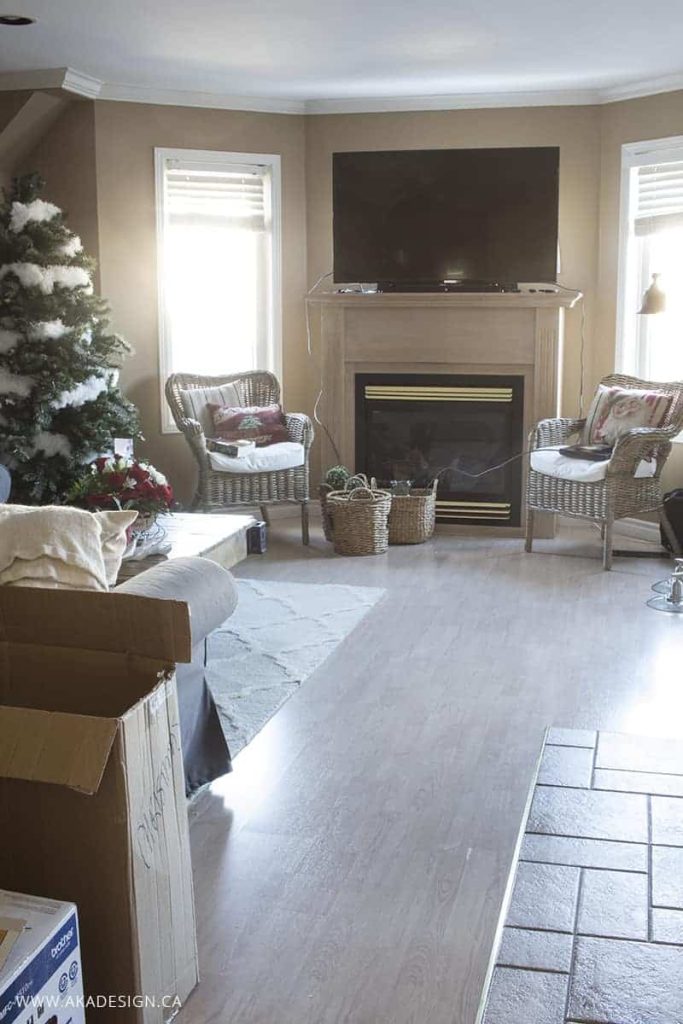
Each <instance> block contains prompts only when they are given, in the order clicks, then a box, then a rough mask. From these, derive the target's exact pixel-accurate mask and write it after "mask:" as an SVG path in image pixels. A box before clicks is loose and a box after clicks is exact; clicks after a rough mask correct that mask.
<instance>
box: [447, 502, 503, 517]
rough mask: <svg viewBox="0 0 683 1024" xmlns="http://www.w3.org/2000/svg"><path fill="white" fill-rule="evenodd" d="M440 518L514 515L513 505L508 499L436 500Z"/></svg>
mask: <svg viewBox="0 0 683 1024" xmlns="http://www.w3.org/2000/svg"><path fill="white" fill-rule="evenodd" d="M436 514H437V516H438V517H439V519H442V520H443V519H446V518H447V519H487V520H489V519H500V520H507V519H509V518H510V516H511V515H512V505H511V503H510V502H507V501H446V500H442V499H438V498H437V501H436Z"/></svg>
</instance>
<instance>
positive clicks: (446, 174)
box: [332, 147, 560, 290]
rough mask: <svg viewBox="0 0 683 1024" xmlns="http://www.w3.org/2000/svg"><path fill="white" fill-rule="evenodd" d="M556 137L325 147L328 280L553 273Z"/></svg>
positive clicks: (502, 278) (545, 277)
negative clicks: (451, 145) (482, 144)
mask: <svg viewBox="0 0 683 1024" xmlns="http://www.w3.org/2000/svg"><path fill="white" fill-rule="evenodd" d="M559 166H560V151H559V149H558V148H557V147H539V148H524V149H521V148H510V149H430V150H397V151H379V152H372V153H334V154H333V162H332V171H333V215H334V280H335V281H337V282H340V283H342V282H364V281H369V282H380V284H381V285H382V286H383V287H387V286H388V287H396V288H399V289H401V288H403V289H404V290H409V288H410V286H411V285H416V286H426V287H427V288H428V287H429V286H431V285H435V284H438V283H440V282H444V281H450V282H456V283H460V284H466V283H468V282H478V283H480V284H486V283H494V282H495V283H497V284H499V285H503V286H510V285H514V284H517V283H518V282H543V281H547V282H553V281H555V280H556V276H557V216H558V188H559Z"/></svg>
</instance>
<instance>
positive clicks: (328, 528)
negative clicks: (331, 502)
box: [318, 473, 377, 542]
mask: <svg viewBox="0 0 683 1024" xmlns="http://www.w3.org/2000/svg"><path fill="white" fill-rule="evenodd" d="M349 480H350V481H352V482H354V481H356V480H360V481H362V483H363V486H365V487H369V488H370V489H371V490H375V489H376V488H377V481H376V480H375V478H374V477H373V478H372V480H368V478H367V477H366V476H365V474H364V473H354V474H353V476H351V477H349ZM354 486H358V484H354ZM350 489H351V488H349V486H348V484H347V485H346V486H345V487H344V490H345V491H348V490H350ZM332 491H333V488H332V487H330V485H329V484H320V486H319V487H318V498H319V499H320V516H321V518H322V523H323V534H324V535H325V540H329V541H330V542H331V541H333V540H334V527H333V525H332V516H331V515H330V510H329V508H328V506H327V496H328V494H331V493H332Z"/></svg>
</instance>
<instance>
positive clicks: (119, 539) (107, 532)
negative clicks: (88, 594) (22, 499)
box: [0, 505, 138, 589]
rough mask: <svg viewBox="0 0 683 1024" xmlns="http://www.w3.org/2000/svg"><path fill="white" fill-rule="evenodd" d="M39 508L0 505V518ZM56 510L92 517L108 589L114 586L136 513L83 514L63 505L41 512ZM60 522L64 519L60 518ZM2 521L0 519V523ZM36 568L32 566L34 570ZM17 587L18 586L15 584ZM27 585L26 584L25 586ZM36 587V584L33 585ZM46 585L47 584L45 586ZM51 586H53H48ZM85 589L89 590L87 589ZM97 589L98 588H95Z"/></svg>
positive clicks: (51, 506)
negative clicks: (98, 535)
mask: <svg viewBox="0 0 683 1024" xmlns="http://www.w3.org/2000/svg"><path fill="white" fill-rule="evenodd" d="M39 508H41V506H36V505H0V516H3V515H5V516H6V515H14V514H17V513H26V512H36V511H37V510H38V509H39ZM46 509H50V510H57V511H60V512H67V513H69V512H78V513H84V514H85V515H86V516H92V517H93V519H94V520H95V522H96V523H98V524H99V526H100V549H101V552H102V560H103V562H104V571H105V575H106V579H107V584H108V586H110V587H114V586H116V580H117V578H118V575H119V569H120V568H121V562H122V561H123V555H124V553H125V550H126V547H127V546H128V533H127V531H128V527H129V526H132V525H133V523H134V522H135V520H136V519H137V517H138V513H137V512H136V511H132V510H122V511H119V510H118V509H112V510H111V511H107V512H84V510H83V509H76V508H72V507H71V506H63V505H43V506H42V510H43V511H45V510H46ZM60 518H61V519H62V520H63V518H64V517H60ZM1 522H2V520H1V519H0V523H1ZM35 568H36V567H35V566H34V569H35ZM0 582H2V580H1V578H0ZM17 585H18V584H17ZM27 585H28V584H27ZM35 585H36V586H37V585H38V584H35ZM46 585H47V584H46ZM49 585H50V586H52V585H53V584H49ZM86 589H91V588H89V587H87V588H86ZM97 589H99V588H97Z"/></svg>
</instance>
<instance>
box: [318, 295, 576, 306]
mask: <svg viewBox="0 0 683 1024" xmlns="http://www.w3.org/2000/svg"><path fill="white" fill-rule="evenodd" d="M580 298H581V294H580V292H573V291H567V292H554V293H553V294H552V295H549V294H547V293H546V292H375V293H370V294H365V295H363V294H361V293H360V292H317V293H315V294H313V295H312V296H310V297H309V300H308V301H309V302H311V303H321V304H323V305H330V306H350V307H352V308H353V307H355V308H361V307H362V308H369V309H377V308H379V307H384V306H385V307H387V308H388V309H392V308H393V309H395V308H397V307H402V306H408V307H411V308H420V307H427V308H432V307H439V308H442V307H450V306H454V307H456V308H468V309H469V308H474V309H480V308H482V307H484V308H489V309H506V308H507V309H560V308H564V309H571V308H572V306H575V305H576V303H577V302H578V300H579V299H580Z"/></svg>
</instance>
